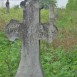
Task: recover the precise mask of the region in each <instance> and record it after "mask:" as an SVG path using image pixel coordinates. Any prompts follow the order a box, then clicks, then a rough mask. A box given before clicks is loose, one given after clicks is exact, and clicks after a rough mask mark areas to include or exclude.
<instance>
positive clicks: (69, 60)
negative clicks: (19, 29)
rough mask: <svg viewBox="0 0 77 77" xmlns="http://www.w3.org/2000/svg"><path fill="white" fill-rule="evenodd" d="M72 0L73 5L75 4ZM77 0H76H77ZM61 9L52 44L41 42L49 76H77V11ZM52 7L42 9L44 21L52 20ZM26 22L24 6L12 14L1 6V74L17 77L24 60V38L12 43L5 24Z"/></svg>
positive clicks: (13, 10) (42, 55)
mask: <svg viewBox="0 0 77 77" xmlns="http://www.w3.org/2000/svg"><path fill="white" fill-rule="evenodd" d="M70 1H72V0H69V3H68V6H69V7H72V5H71V3H70ZM73 1H76V0H73ZM68 6H67V9H58V17H57V18H56V24H57V27H58V30H59V31H58V35H57V37H56V39H54V41H53V42H52V44H48V43H46V42H45V41H41V46H40V52H41V53H40V55H41V63H42V66H43V70H44V74H45V77H77V11H76V10H75V8H74V7H73V10H70V8H68ZM48 14H49V13H48V10H47V9H43V10H42V11H41V22H42V23H47V22H48V19H49V18H48ZM13 18H14V19H17V20H19V21H20V22H21V21H22V9H17V8H12V9H10V13H6V9H5V8H3V9H0V77H14V76H15V74H16V70H17V68H18V65H19V61H20V51H21V45H22V43H21V40H16V41H14V42H10V41H9V40H8V38H7V37H6V33H5V26H6V24H7V23H8V22H9V20H10V19H13Z"/></svg>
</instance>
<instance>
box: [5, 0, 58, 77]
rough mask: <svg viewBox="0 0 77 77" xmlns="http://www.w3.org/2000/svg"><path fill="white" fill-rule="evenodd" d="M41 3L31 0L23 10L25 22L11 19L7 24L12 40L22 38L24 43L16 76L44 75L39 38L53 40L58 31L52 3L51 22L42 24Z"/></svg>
mask: <svg viewBox="0 0 77 77" xmlns="http://www.w3.org/2000/svg"><path fill="white" fill-rule="evenodd" d="M39 13H40V12H39V3H38V1H37V0H29V1H28V2H27V3H26V6H25V7H24V10H23V23H19V22H18V21H17V20H13V19H12V20H11V21H10V22H9V24H8V25H7V26H6V32H7V36H8V38H9V39H10V40H11V41H14V40H15V39H16V38H21V39H22V42H23V45H22V51H21V60H20V64H19V68H18V70H17V74H16V77H44V76H43V73H42V68H41V64H40V59H39V40H41V39H43V40H47V41H48V42H49V43H51V42H52V40H53V38H54V37H55V35H56V33H57V28H56V26H55V22H54V13H53V8H52V5H51V4H50V5H49V19H50V20H49V24H40V22H39V20H40V16H39V15H40V14H39Z"/></svg>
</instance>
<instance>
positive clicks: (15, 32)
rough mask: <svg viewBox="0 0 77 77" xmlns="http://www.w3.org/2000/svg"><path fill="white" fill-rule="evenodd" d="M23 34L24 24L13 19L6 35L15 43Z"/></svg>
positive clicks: (7, 26) (8, 25)
mask: <svg viewBox="0 0 77 77" xmlns="http://www.w3.org/2000/svg"><path fill="white" fill-rule="evenodd" d="M21 33H22V23H19V21H17V20H14V19H11V20H10V22H9V23H8V24H7V25H6V35H7V37H8V38H9V40H10V41H14V40H15V39H17V38H20V34H21Z"/></svg>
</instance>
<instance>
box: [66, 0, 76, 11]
mask: <svg viewBox="0 0 77 77" xmlns="http://www.w3.org/2000/svg"><path fill="white" fill-rule="evenodd" d="M67 9H69V10H77V0H68V4H67Z"/></svg>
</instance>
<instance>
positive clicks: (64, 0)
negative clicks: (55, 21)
mask: <svg viewBox="0 0 77 77" xmlns="http://www.w3.org/2000/svg"><path fill="white" fill-rule="evenodd" d="M67 3H68V0H57V6H58V7H61V8H63V7H66V4H67Z"/></svg>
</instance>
